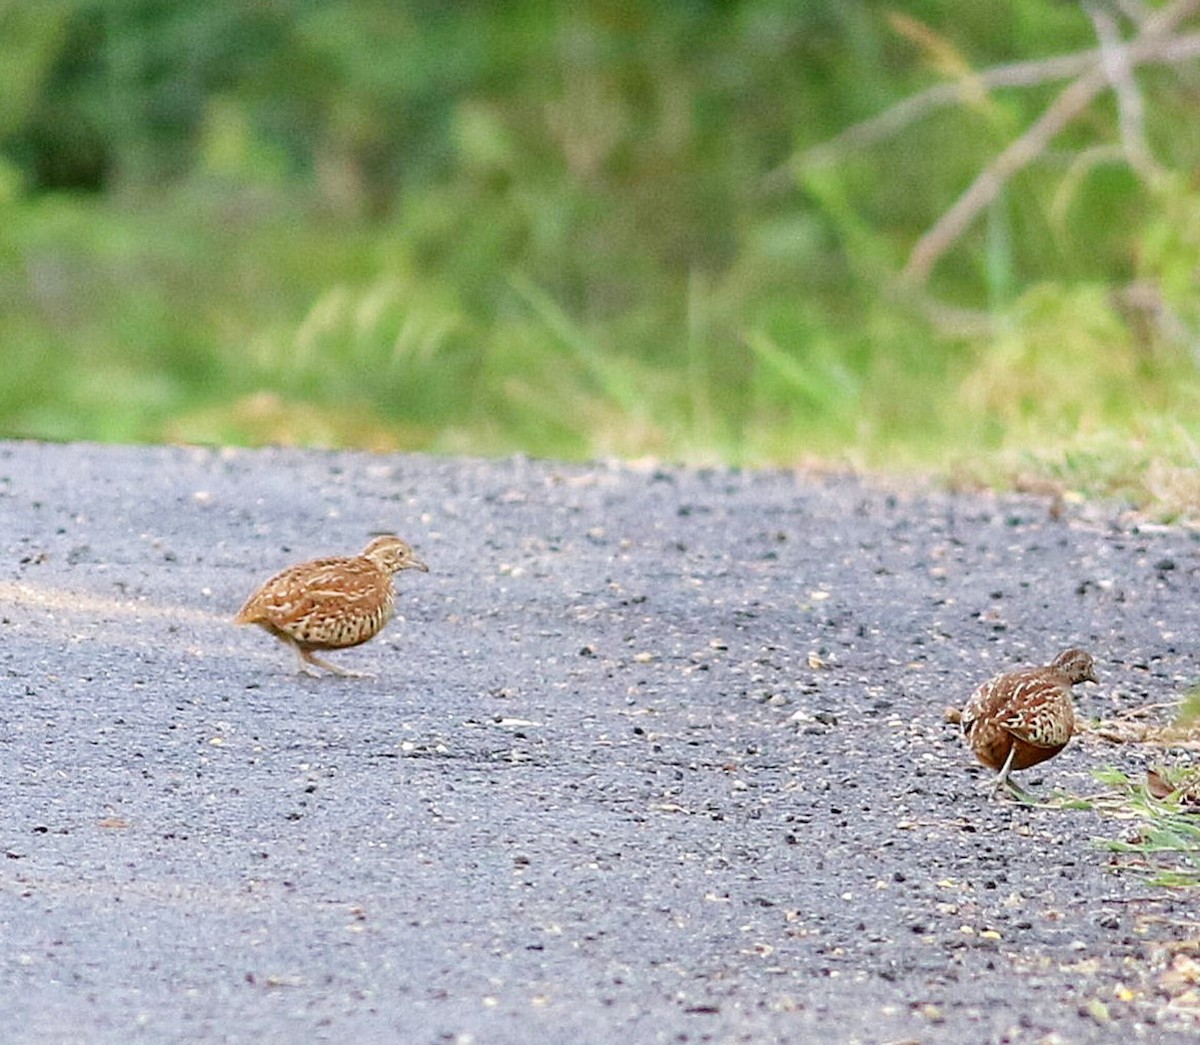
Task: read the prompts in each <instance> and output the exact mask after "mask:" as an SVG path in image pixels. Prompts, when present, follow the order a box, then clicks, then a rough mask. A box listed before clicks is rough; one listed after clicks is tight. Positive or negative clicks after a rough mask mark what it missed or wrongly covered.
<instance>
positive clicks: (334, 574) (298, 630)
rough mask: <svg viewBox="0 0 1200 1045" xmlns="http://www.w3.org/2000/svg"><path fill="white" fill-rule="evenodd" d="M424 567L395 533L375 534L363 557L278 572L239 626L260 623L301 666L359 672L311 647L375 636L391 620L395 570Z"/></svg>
mask: <svg viewBox="0 0 1200 1045" xmlns="http://www.w3.org/2000/svg"><path fill="white" fill-rule="evenodd" d="M409 569H414V570H422V571H424V572H428V570H429V567H428V566H426V565H425V564H424V563H423V562H421V560H420V559H418V558H417V557H416V556H415V555H414V554H413V550H412V548H411V546H410V545H409V544H408V543H407V542H406V541H402V540H400V538H399V537H396V536H395V535H393V534H386V535H384V536H382V537H376V538H375V539H374V540H373V541H371V543H370V544H368V545H367V546H366V547H365V548H364V549H363V550H362V554H361V555H354V556H350V557H345V558H334V559H314V560H313V561H312V562H302V563H300V564H299V565H297V566H290V567H288V568H287V569H286V570H283V571H281V572H280V573H277V574H275V576H274V577H272V578H271V579H270V580H269V581H267V582H266V583H265V584H264V585H263V586H262V587H261V588H259V589H258V591H256V592H255V593H254V594H253V595H251V596H250V598H249V599H248V600H247V602H246V605H245V606H243V607H242V610H241V612H240V613H239V614H238V615H237V618H236V623H238V624H257V625H259V626H260V627H262V628H265V629H266V630H267V631H269V632H270V633H271V634H272V635H275V636H277V637H278V638H280V639H282V640H283V641H284V642H286V643H288V645H290V646H292V647H293V648H294V649H295V650H296V653H297V655H298V656H299V658H300V670H301V671H302V672H305V673H308V665H309V664H312V665H314V666H316V667H318V668H324V669H325V670H326V671H332V672H334V673H335V674H338V675H349V676H357V675H358V673H357V672H353V671H347V670H346V669H345V668H342V667H339V666H338V665H336V664H330V663H329V662H328V661H326V660H322V659H321V658H320V657H318V656H317V655H316V654H315V653H314V652H313V651H314V650H327V649H343V648H345V647H348V646H357V645H359V644H360V643H363V642H366V641H367V640H368V639H371V638H374V637H375V636H376V635H377V634H378V633H379V632H380V630H381V629H382V628H383V626H384V625H385V624H386V623H387V622H388V618H389V617H390V616H391V614H392V606H393V604H394V603H395V601H396V591H395V589H394V588H393V587H392V574H394V573H396V572H397V571H399V570H409Z"/></svg>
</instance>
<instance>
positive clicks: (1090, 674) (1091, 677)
mask: <svg viewBox="0 0 1200 1045" xmlns="http://www.w3.org/2000/svg"><path fill="white" fill-rule="evenodd" d="M1087 680H1088V682H1094V683H1096V685H1100V680H1099V679H1098V678H1096V669H1095V668H1092V670H1091V671H1089V672H1088V676H1087Z"/></svg>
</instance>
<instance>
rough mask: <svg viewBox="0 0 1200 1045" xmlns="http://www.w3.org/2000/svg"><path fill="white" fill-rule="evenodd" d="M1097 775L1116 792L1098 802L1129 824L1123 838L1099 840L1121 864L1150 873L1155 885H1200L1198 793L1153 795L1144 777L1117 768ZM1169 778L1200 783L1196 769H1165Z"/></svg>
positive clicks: (1172, 781) (1100, 807)
mask: <svg viewBox="0 0 1200 1045" xmlns="http://www.w3.org/2000/svg"><path fill="white" fill-rule="evenodd" d="M1095 776H1096V779H1097V780H1099V781H1100V782H1101V783H1102V784H1104V785H1105V786H1106V787H1108V788H1110V789H1111V790H1112V792H1113V795H1112V797H1110V798H1108V799H1105V800H1103V801H1101V802H1097V803H1095V804H1094V806H1093V808H1096V809H1098V810H1100V811H1101V812H1103V813H1106V814H1107V815H1109V816H1112V817H1115V818H1119V819H1120V820H1121V821H1122V822H1124V823H1125V824H1126V825H1127V829H1126V831H1125V835H1126V837H1125V838H1123V839H1119V840H1118V839H1104V840H1102V841H1100V842H1099V843H1098V844H1099V845H1100V846H1101V847H1102V848H1104V849H1106V850H1107V851H1109V852H1111V853H1113V854H1115V858H1116V866H1118V867H1119V868H1121V869H1122V870H1129V871H1133V872H1135V873H1137V874H1142V875H1145V876H1147V877H1148V879H1149V881H1150V882H1151V884H1153V885H1158V886H1163V887H1167V888H1183V887H1195V886H1200V807H1197V805H1196V804H1195V795H1194V794H1193V795H1192V796H1191V798H1190V799H1189V798H1187V797H1181V794H1180V793H1178V792H1177V793H1175V794H1173V795H1169V796H1168V797H1166V798H1154V797H1152V796H1151V795H1150V793H1149V791H1148V790H1147V787H1146V785H1145V784H1144V783H1139V782H1137V781H1135V780H1133V779H1131V778H1130V777H1128V776H1127V775H1126V774H1124V773H1122V772H1120V771H1119V770H1116V769H1105V770H1100V771H1097V772H1096V773H1095ZM1163 776H1164V777H1165V779H1166V780H1167V782H1168V783H1169V784H1172V785H1180V786H1182V785H1183V784H1184V783H1185V782H1189V781H1190V786H1191V787H1192V788H1193V789H1194V787H1195V772H1194V771H1191V772H1190V773H1189V772H1188V771H1186V770H1182V769H1174V770H1170V771H1165V772H1164V773H1163Z"/></svg>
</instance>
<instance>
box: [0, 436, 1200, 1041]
mask: <svg viewBox="0 0 1200 1045" xmlns="http://www.w3.org/2000/svg"><path fill="white" fill-rule="evenodd" d="M0 524H2V525H0V546H2V548H3V570H2V572H0V613H2V631H0V635H2V637H3V642H2V643H0V677H2V679H3V694H2V699H3V708H4V715H3V720H2V723H0V756H2V758H3V781H4V791H3V796H4V800H3V803H2V806H0V853H2V856H0V874H2V877H0V933H2V934H3V941H4V946H3V951H2V952H0V1021H3V1027H2V1028H0V1038H2V1040H4V1041H5V1042H18V1043H35V1042H36V1043H42V1042H56V1043H57V1042H61V1043H75V1042H79V1043H87V1045H106V1043H128V1042H177V1041H188V1042H223V1043H235V1042H239V1043H240V1042H247V1043H264V1042H287V1043H305V1042H339V1043H340V1042H356V1043H364V1042H365V1043H373V1042H416V1043H430V1045H436V1043H461V1045H467V1043H472V1042H474V1043H479V1045H490V1043H508V1042H512V1043H529V1042H543V1041H544V1042H563V1043H566V1042H580V1043H587V1042H596V1043H607V1042H619V1043H622V1045H635V1043H642V1042H673V1043H674V1042H769V1041H788V1042H806V1041H813V1042H818V1041H819V1042H889V1041H890V1042H921V1043H928V1045H932V1043H939V1042H971V1043H979V1042H1031V1043H1032V1042H1041V1043H1057V1045H1074V1043H1092V1042H1097V1043H1098V1042H1112V1041H1131V1040H1147V1041H1155V1042H1173V1041H1191V1040H1195V1035H1196V1034H1197V1033H1198V1028H1200V983H1197V982H1196V981H1197V980H1200V965H1195V963H1193V964H1192V965H1189V964H1188V962H1189V961H1191V959H1192V957H1193V956H1195V955H1196V953H1197V938H1198V937H1200V927H1198V925H1197V919H1198V916H1197V914H1196V900H1195V897H1194V896H1191V895H1187V894H1182V893H1169V892H1166V891H1164V890H1162V889H1160V888H1156V887H1153V886H1150V885H1149V884H1147V882H1146V881H1145V880H1144V878H1142V877H1140V876H1139V875H1137V874H1136V873H1132V872H1129V871H1122V872H1118V871H1116V870H1115V869H1114V868H1113V866H1112V862H1113V857H1112V855H1111V854H1110V853H1109V852H1108V851H1107V850H1106V849H1105V848H1103V847H1102V846H1100V845H1098V844H1097V842H1096V839H1097V838H1101V837H1113V836H1114V834H1119V832H1120V831H1121V830H1122V825H1121V824H1120V823H1114V821H1113V820H1112V819H1111V818H1102V817H1101V816H1099V815H1098V814H1095V813H1092V812H1081V811H1077V810H1076V811H1071V810H1067V809H1062V808H1039V807H1030V806H1023V805H1020V804H1016V803H1012V802H999V803H996V802H989V801H988V800H987V798H986V797H985V796H984V795H982V794H981V793H980V791H979V783H980V781H981V780H982V779H984V773H983V771H982V770H981V769H980V768H979V767H977V766H975V765H974V764H973V761H972V759H971V757H970V756H969V753H968V752H967V751H966V750H965V749H964V747H963V746H962V744H961V742H960V740H959V738H958V736H957V734H956V731H955V729H954V728H953V727H952V726H949V725H947V724H946V723H945V722H944V721H943V713H944V710H945V707H946V706H947V705H948V704H952V703H961V702H962V701H963V700H964V699H965V697H966V695H967V694H968V693H969V691H970V689H971V688H972V686H973V685H974V684H975V683H976V682H978V681H980V680H981V679H982V678H985V677H987V676H988V675H991V674H993V673H994V672H996V671H998V670H1002V669H1006V668H1009V667H1014V666H1018V665H1023V664H1028V663H1044V662H1045V661H1047V660H1048V659H1050V658H1051V657H1052V656H1053V655H1054V654H1055V653H1057V652H1058V650H1059V649H1060V648H1062V647H1064V646H1066V645H1071V644H1078V645H1082V646H1085V647H1087V648H1088V649H1089V650H1091V651H1092V652H1093V653H1094V655H1095V657H1096V662H1097V667H1098V671H1099V672H1100V676H1101V684H1100V685H1099V686H1087V687H1081V693H1080V700H1079V705H1080V709H1081V712H1082V714H1083V715H1084V716H1085V717H1091V718H1095V717H1108V716H1111V715H1113V714H1116V713H1117V712H1119V711H1121V710H1127V709H1130V708H1133V707H1136V706H1138V705H1141V704H1148V703H1159V702H1163V701H1168V700H1173V699H1177V698H1178V697H1180V696H1181V695H1182V694H1183V693H1184V692H1185V691H1186V689H1187V688H1188V687H1189V686H1190V685H1192V684H1193V683H1194V682H1195V681H1196V679H1197V678H1198V677H1200V665H1198V664H1197V652H1196V650H1197V647H1196V636H1197V635H1198V634H1200V605H1198V604H1200V600H1198V599H1197V593H1198V573H1200V559H1198V556H1197V551H1198V550H1200V544H1198V542H1197V540H1196V539H1195V534H1193V533H1190V532H1188V531H1186V530H1182V529H1176V528H1170V527H1161V526H1159V527H1155V526H1147V525H1145V524H1144V523H1143V524H1139V522H1138V520H1136V519H1135V518H1134V517H1132V516H1126V515H1122V514H1121V513H1120V512H1119V511H1118V510H1117V509H1116V508H1114V507H1112V506H1108V507H1105V506H1098V505H1086V504H1085V505H1074V504H1067V505H1066V507H1065V510H1063V511H1062V512H1061V513H1060V512H1057V511H1053V510H1052V506H1051V505H1050V504H1049V502H1047V501H1046V500H1044V499H1039V498H1036V497H1013V498H995V497H991V496H973V495H972V496H952V495H949V494H943V493H938V492H931V491H929V490H915V489H913V490H905V489H904V488H903V487H902V486H901V485H900V484H899V483H898V482H893V483H892V485H891V488H890V489H888V488H885V487H883V486H880V485H878V484H873V483H871V482H868V481H864V480H856V479H849V478H840V477H837V478H829V477H825V478H821V477H812V476H795V475H790V474H783V473H771V474H761V473H760V474H755V473H736V472H726V471H679V470H673V469H668V468H663V469H658V468H637V467H619V466H610V465H603V464H601V465H595V466H591V467H585V466H574V465H570V466H565V465H556V464H549V463H540V462H531V461H527V460H524V459H507V460H499V461H475V460H439V459H433V458H424V457H404V456H372V455H366V454H349V453H345V454H324V453H311V452H299V451H260V452H249V451H225V452H222V451H210V450H199V449H189V448H124V447H96V446H87V445H82V446H47V445H41V444H34V443H8V444H0ZM381 530H385V531H387V530H390V531H395V532H398V533H399V534H401V535H402V536H404V537H406V538H408V539H409V540H411V541H412V543H413V544H414V545H415V547H416V549H417V551H418V553H419V554H420V555H421V556H422V557H423V558H424V559H425V560H426V562H428V564H429V566H430V568H431V572H430V573H429V574H416V573H404V574H401V575H400V576H399V578H398V580H399V582H400V584H399V586H400V596H399V601H398V616H397V618H396V619H395V620H394V621H393V622H392V623H391V625H389V627H388V628H387V630H386V631H385V632H384V633H383V634H382V635H381V636H380V637H379V638H377V639H376V640H375V641H373V642H371V643H369V644H368V645H366V646H362V647H359V648H357V649H354V650H349V651H344V652H340V653H332V654H330V655H329V656H330V659H334V660H337V661H338V662H339V663H341V664H342V665H344V666H346V667H349V668H354V669H357V670H362V671H369V672H372V673H373V674H374V675H375V677H374V678H368V679H342V678H336V677H329V678H321V679H315V678H307V677H302V676H298V675H297V674H296V673H295V658H294V657H293V655H292V654H291V652H290V651H289V650H287V649H286V648H284V647H283V646H282V645H281V644H280V643H278V642H277V641H275V640H274V639H272V638H271V637H270V636H268V635H267V634H265V633H264V632H262V631H260V630H258V629H255V628H236V627H234V626H233V624H232V622H231V618H232V616H233V614H234V613H235V612H236V611H237V609H238V608H239V606H240V605H241V603H242V601H243V600H244V598H245V597H246V596H247V595H248V593H249V592H250V591H251V589H252V588H253V587H254V586H255V585H256V584H258V583H259V582H261V581H262V580H263V579H265V578H266V577H267V576H268V575H270V574H271V573H273V572H275V571H276V570H278V569H280V568H281V567H283V566H285V565H288V564H290V563H292V562H296V561H299V560H302V559H306V558H312V557H315V556H318V555H323V554H347V553H352V552H355V551H357V550H359V549H360V548H361V547H362V546H363V545H364V544H365V543H366V541H367V540H368V539H369V537H370V535H371V534H372V533H373V532H376V531H381ZM1161 758H1162V753H1161V752H1158V751H1153V750H1147V749H1145V748H1138V747H1130V746H1124V747H1118V746H1106V745H1104V744H1103V743H1102V742H1101V741H1099V740H1097V739H1095V738H1092V737H1081V738H1077V739H1076V740H1074V741H1073V742H1072V744H1071V746H1070V747H1069V748H1068V749H1067V750H1066V752H1064V753H1063V755H1061V756H1060V757H1059V758H1056V759H1054V760H1052V761H1050V762H1048V763H1045V764H1044V765H1043V766H1040V767H1038V768H1037V769H1034V770H1030V771H1028V772H1026V773H1024V774H1022V775H1021V778H1020V779H1021V782H1022V783H1023V784H1024V785H1025V786H1026V787H1029V788H1030V789H1031V790H1034V791H1037V792H1039V793H1040V794H1043V795H1050V794H1051V793H1052V792H1054V791H1056V790H1057V791H1062V792H1067V793H1069V794H1089V793H1095V792H1096V791H1097V790H1099V789H1100V785H1099V784H1098V783H1097V781H1096V780H1095V779H1094V778H1093V776H1092V770H1094V769H1096V768H1098V767H1101V766H1104V765H1116V766H1120V767H1122V768H1124V769H1125V770H1127V771H1128V772H1130V773H1140V772H1141V771H1142V770H1143V768H1144V767H1145V766H1146V765H1147V764H1149V763H1150V762H1151V761H1153V760H1155V759H1161ZM1189 977H1190V979H1189Z"/></svg>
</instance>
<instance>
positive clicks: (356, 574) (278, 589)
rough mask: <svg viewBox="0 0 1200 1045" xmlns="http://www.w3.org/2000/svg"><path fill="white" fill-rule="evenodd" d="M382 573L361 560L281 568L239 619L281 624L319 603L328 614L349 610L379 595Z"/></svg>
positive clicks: (333, 561)
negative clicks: (341, 609)
mask: <svg viewBox="0 0 1200 1045" xmlns="http://www.w3.org/2000/svg"><path fill="white" fill-rule="evenodd" d="M380 580H381V574H380V572H379V570H378V568H377V567H376V566H374V564H372V563H370V562H368V561H366V560H362V561H360V560H358V559H317V560H315V561H313V562H305V563H301V564H300V565H298V566H290V567H288V568H287V569H286V570H281V571H280V572H279V573H277V574H275V576H274V577H272V578H271V579H270V580H268V581H267V582H266V583H264V584H263V586H262V587H261V588H259V589H258V591H256V592H255V593H254V594H253V595H252V596H250V599H249V601H248V602H247V603H246V605H245V606H244V607H243V608H242V611H241V613H239V614H238V618H237V619H238V620H239V621H242V622H243V623H250V622H253V621H256V620H267V621H270V622H271V623H275V624H279V623H283V622H286V621H292V620H296V619H298V618H302V617H306V616H307V615H308V614H310V613H311V612H313V610H314V609H315V608H316V607H317V606H320V607H322V609H323V611H324V612H326V613H337V612H338V609H339V607H345V608H346V610H347V611H349V610H351V609H352V608H353V607H354V606H356V605H358V604H359V603H361V602H362V601H364V600H367V599H370V598H373V597H374V598H378V592H379V586H380Z"/></svg>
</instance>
